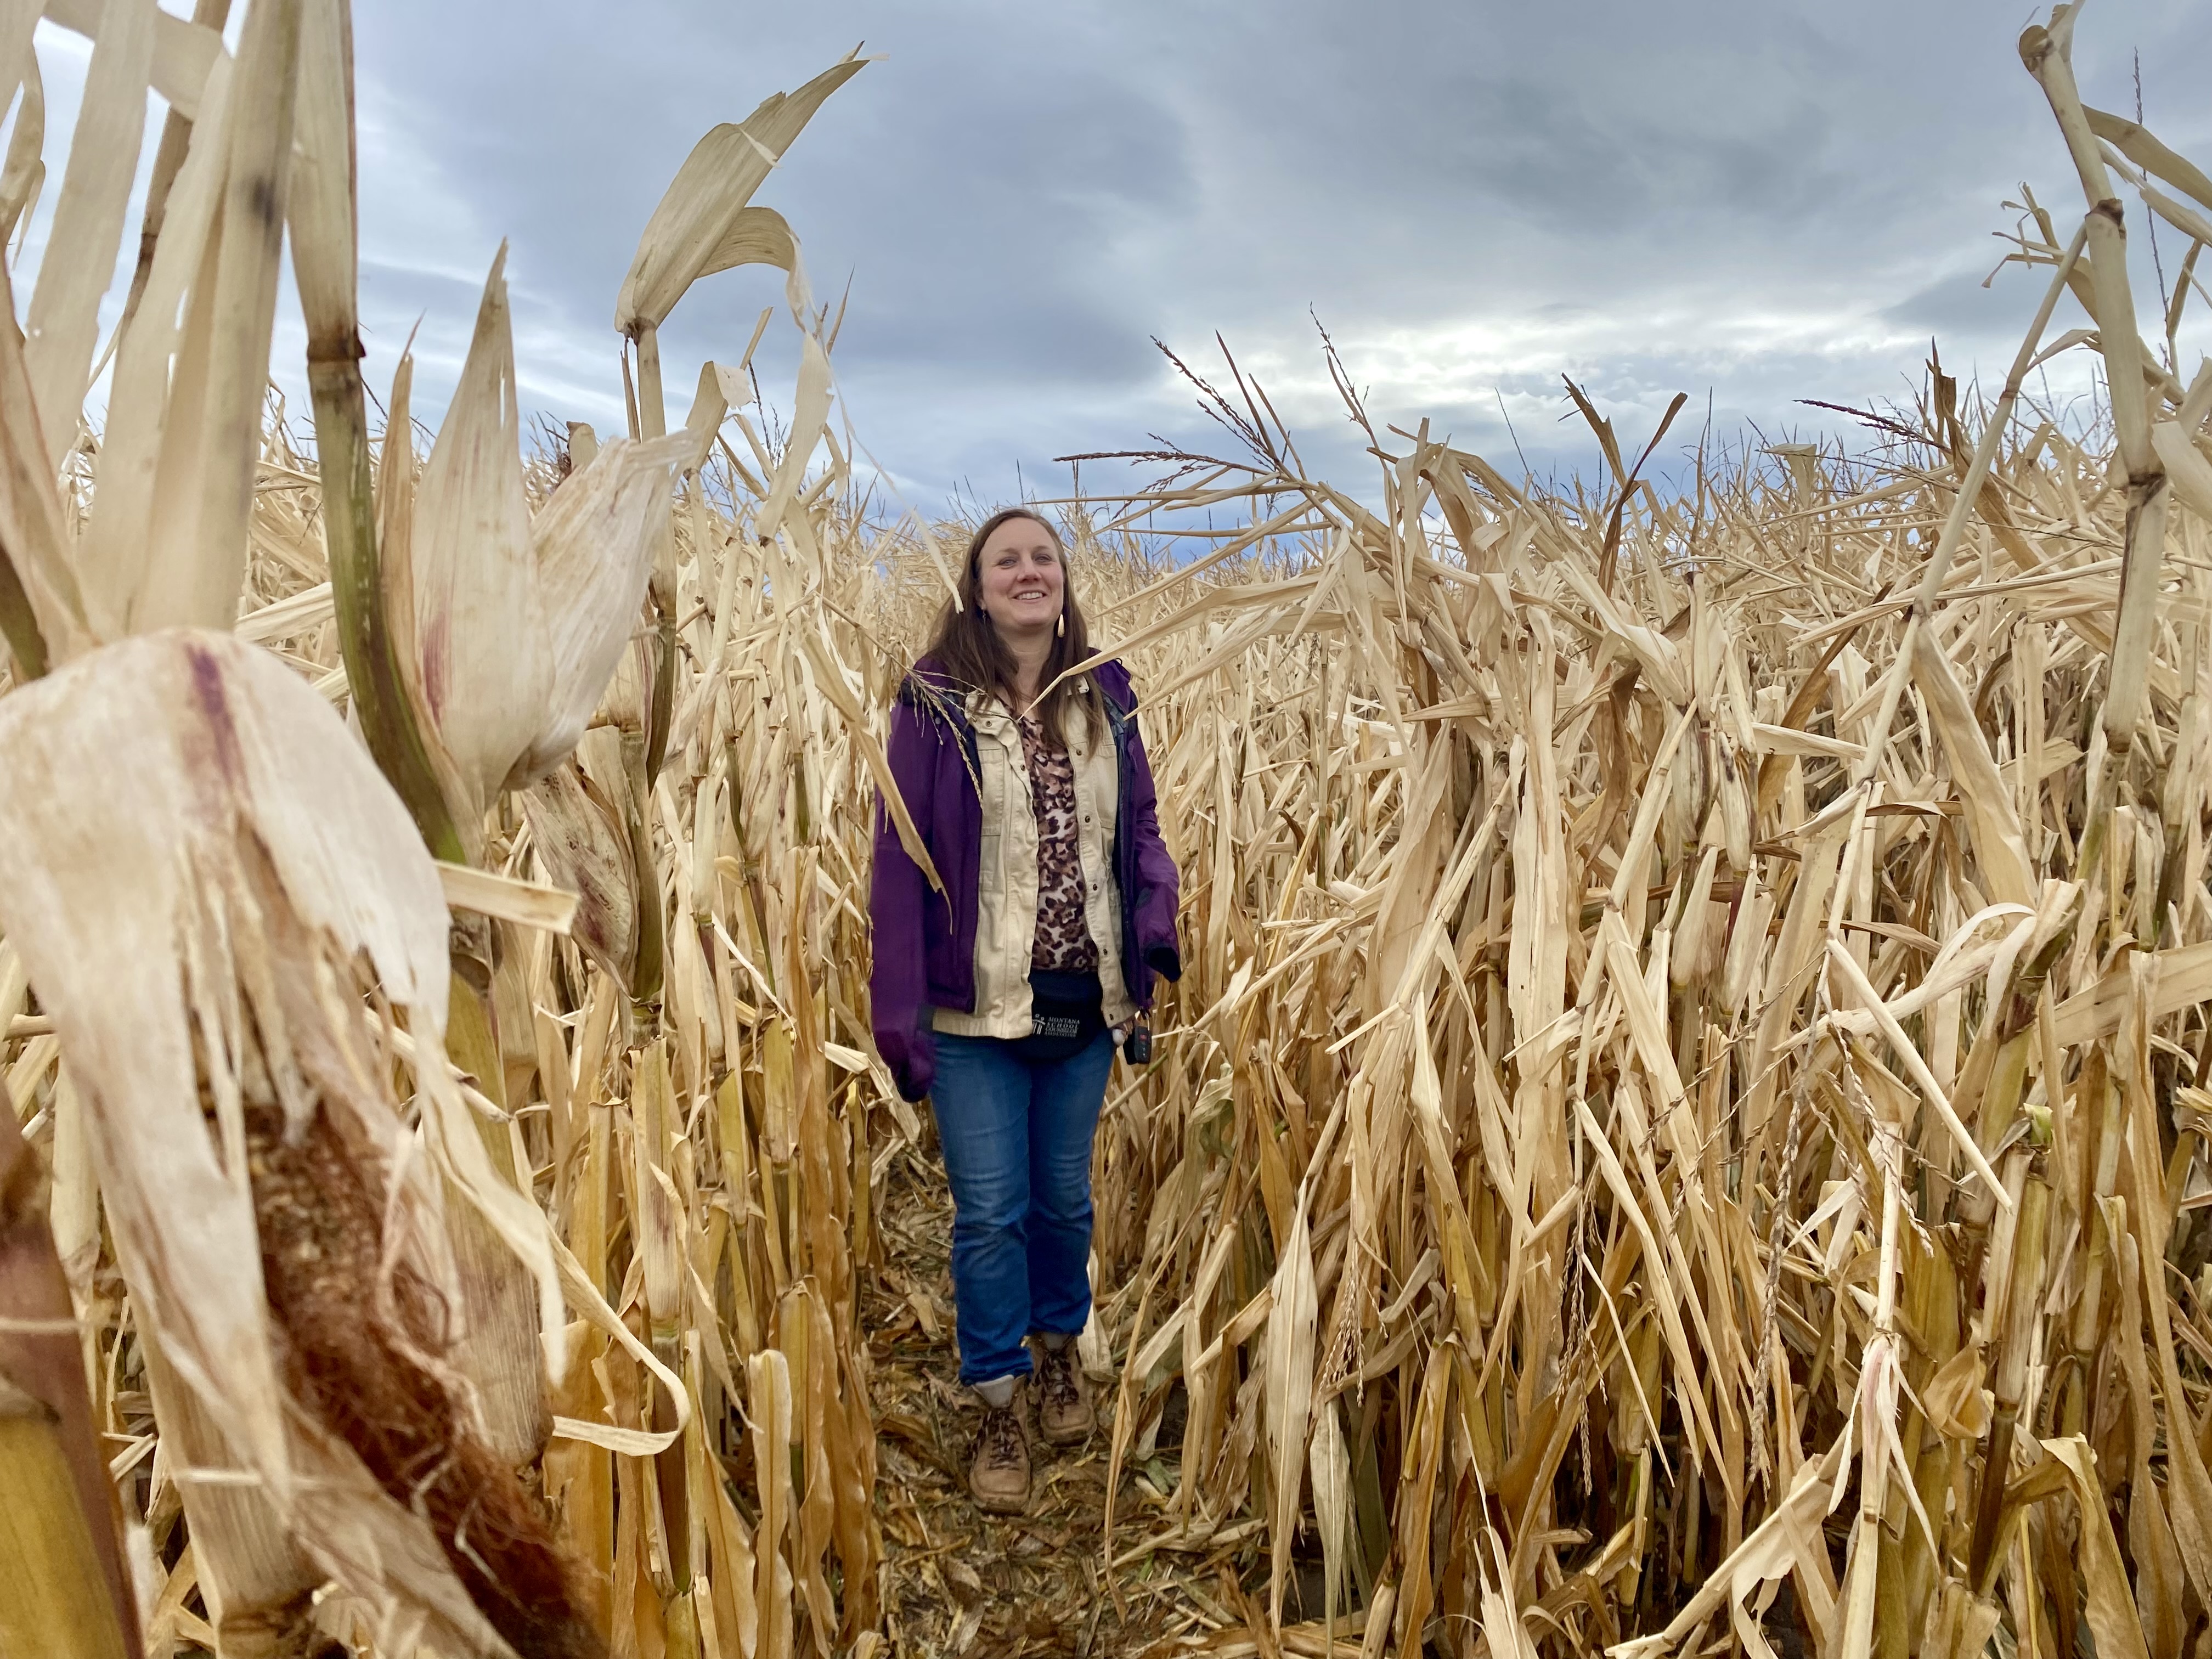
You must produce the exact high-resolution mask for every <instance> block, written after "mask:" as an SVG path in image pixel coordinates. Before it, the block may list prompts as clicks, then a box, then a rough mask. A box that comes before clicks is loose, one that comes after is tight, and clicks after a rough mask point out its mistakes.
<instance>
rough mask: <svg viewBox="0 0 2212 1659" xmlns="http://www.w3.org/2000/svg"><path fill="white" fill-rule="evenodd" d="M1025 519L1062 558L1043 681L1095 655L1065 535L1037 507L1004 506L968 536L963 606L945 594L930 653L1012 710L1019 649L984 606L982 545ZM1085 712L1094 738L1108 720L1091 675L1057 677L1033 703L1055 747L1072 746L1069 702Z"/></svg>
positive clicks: (955, 676) (959, 679)
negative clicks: (1055, 627) (1055, 625)
mask: <svg viewBox="0 0 2212 1659" xmlns="http://www.w3.org/2000/svg"><path fill="white" fill-rule="evenodd" d="M1016 519H1027V520H1029V521H1030V523H1032V524H1034V525H1037V526H1040V527H1042V530H1043V531H1044V532H1045V534H1046V535H1048V536H1049V537H1051V538H1052V550H1053V553H1054V556H1055V557H1057V558H1058V559H1059V560H1060V629H1059V631H1058V632H1057V633H1056V634H1054V635H1053V641H1052V651H1051V653H1050V654H1048V656H1047V657H1046V658H1045V662H1044V671H1043V675H1042V678H1043V680H1044V682H1045V683H1046V684H1051V683H1052V682H1053V681H1054V680H1057V679H1059V678H1060V675H1061V674H1062V673H1063V672H1065V671H1066V670H1067V669H1068V668H1070V667H1072V666H1073V665H1075V664H1077V663H1079V662H1082V661H1084V660H1085V659H1087V658H1088V657H1089V656H1090V655H1091V632H1090V629H1087V628H1086V627H1085V626H1084V622H1083V609H1082V607H1081V606H1080V605H1077V604H1076V602H1075V582H1074V579H1073V575H1072V574H1070V572H1069V570H1068V568H1067V547H1066V544H1065V543H1063V542H1062V541H1061V540H1060V532H1059V530H1058V529H1057V528H1056V527H1055V526H1054V525H1053V523H1052V521H1051V520H1048V519H1047V518H1046V517H1045V516H1044V514H1042V513H1039V512H1037V511H1036V509H1035V508H1033V507H1002V508H1000V510H999V511H998V512H996V513H993V514H992V515H991V516H990V517H989V518H987V519H986V520H983V522H982V523H981V524H980V525H978V526H976V527H975V534H974V535H973V536H971V537H969V538H968V557H967V559H966V561H965V562H964V563H963V565H962V567H961V573H960V603H959V605H957V606H956V605H953V603H952V602H951V600H950V599H947V600H946V601H945V609H944V611H942V612H941V613H939V617H938V618H937V632H936V635H935V636H934V637H933V638H932V639H931V641H930V642H929V652H928V654H929V655H931V656H933V657H934V658H936V659H937V660H938V663H939V666H941V667H942V668H943V669H944V671H945V676H946V678H949V679H951V680H952V681H954V682H955V683H956V684H959V685H961V686H963V687H966V688H971V689H974V690H981V691H987V692H989V693H991V694H992V695H993V696H997V697H998V698H1000V700H1001V701H1003V702H1005V703H1006V707H1007V708H1013V707H1014V703H1015V694H1014V653H1012V652H1011V651H1009V650H1007V649H1006V641H1004V640H1002V639H1000V637H999V629H998V627H997V625H996V624H995V623H993V622H992V620H991V618H990V616H989V614H988V613H987V612H986V611H984V609H983V568H982V566H983V544H984V543H986V542H987V541H989V540H990V539H991V536H992V533H993V532H994V531H996V530H997V529H998V528H999V526H1001V525H1004V524H1008V523H1011V522H1012V520H1016ZM1071 706H1072V707H1074V708H1079V709H1081V710H1082V713H1083V720H1084V730H1085V732H1087V733H1090V734H1091V735H1093V736H1095V735H1096V734H1097V731H1098V729H1099V727H1100V726H1102V725H1103V724H1104V722H1105V711H1104V709H1103V708H1102V707H1101V706H1100V702H1099V696H1098V688H1097V685H1096V684H1092V683H1091V680H1090V679H1089V678H1087V677H1086V678H1085V679H1084V680H1083V681H1082V683H1081V689H1080V690H1079V689H1078V683H1077V682H1076V681H1074V680H1060V684H1057V685H1054V686H1053V688H1052V690H1049V691H1048V692H1047V693H1046V694H1045V696H1044V700H1043V701H1042V702H1040V703H1039V704H1038V705H1037V706H1036V716H1037V719H1038V720H1039V721H1040V722H1041V723H1042V725H1043V726H1044V732H1045V740H1046V741H1047V742H1048V743H1049V744H1052V745H1053V747H1054V748H1055V749H1065V748H1066V747H1067V730H1066V714H1067V710H1068V709H1069V708H1070V707H1071Z"/></svg>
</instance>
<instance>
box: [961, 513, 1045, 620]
mask: <svg viewBox="0 0 2212 1659" xmlns="http://www.w3.org/2000/svg"><path fill="white" fill-rule="evenodd" d="M975 579H976V583H977V586H979V587H980V588H981V599H982V605H983V614H984V615H985V616H987V617H989V618H990V619H991V621H992V622H993V623H994V624H995V625H996V626H997V628H998V629H999V631H1000V633H1002V634H1036V633H1038V632H1043V633H1047V634H1049V633H1051V632H1052V630H1053V629H1054V627H1055V626H1057V625H1058V623H1059V622H1060V595H1061V592H1062V590H1063V589H1064V588H1065V587H1066V580H1067V579H1066V574H1064V573H1063V572H1062V571H1061V569H1060V550H1059V549H1058V548H1057V547H1055V546H1054V544H1053V539H1052V532H1050V531H1049V530H1047V529H1046V528H1045V527H1044V526H1042V525H1041V524H1039V523H1038V522H1037V521H1036V520H1034V519H1009V520H1006V523H1004V524H1002V525H1000V526H999V527H998V528H997V529H996V530H994V531H993V532H991V535H990V539H989V540H987V541H986V542H985V543H984V544H983V549H982V551H981V552H980V553H979V554H977V555H976V557H975Z"/></svg>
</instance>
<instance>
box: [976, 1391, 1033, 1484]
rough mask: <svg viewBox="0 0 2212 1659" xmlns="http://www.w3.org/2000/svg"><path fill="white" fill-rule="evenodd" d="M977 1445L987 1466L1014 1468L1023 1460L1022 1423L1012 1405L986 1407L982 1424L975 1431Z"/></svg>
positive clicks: (984, 1464)
mask: <svg viewBox="0 0 2212 1659" xmlns="http://www.w3.org/2000/svg"><path fill="white" fill-rule="evenodd" d="M975 1445H976V1449H977V1450H978V1451H979V1453H980V1454H981V1457H982V1460H983V1466H984V1467H985V1468H994V1469H1006V1468H1015V1467H1016V1466H1017V1465H1018V1464H1019V1463H1020V1462H1021V1461H1022V1455H1023V1451H1024V1447H1023V1444H1022V1425H1021V1419H1019V1418H1018V1417H1017V1416H1015V1414H1014V1408H1013V1407H1012V1406H987V1407H985V1408H984V1411H983V1424H982V1426H981V1428H980V1429H978V1430H977V1431H975Z"/></svg>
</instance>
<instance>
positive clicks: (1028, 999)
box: [871, 507, 1182, 1512]
mask: <svg viewBox="0 0 2212 1659" xmlns="http://www.w3.org/2000/svg"><path fill="white" fill-rule="evenodd" d="M1089 657H1090V652H1089V649H1088V641H1087V638H1086V635H1085V629H1084V625H1083V613H1082V611H1080V610H1079V609H1078V608H1077V605H1076V603H1075V595H1074V593H1073V591H1072V589H1071V588H1070V586H1069V584H1068V580H1067V561H1066V552H1065V551H1064V550H1063V549H1062V548H1061V546H1060V536H1059V533H1058V532H1056V531H1055V530H1054V528H1053V527H1052V526H1051V525H1050V524H1049V523H1048V522H1047V521H1046V520H1044V519H1043V518H1042V517H1040V516H1039V515H1038V514H1036V513H1034V512H1032V511H1030V509H1028V508H1026V507H1010V508H1007V509H1006V510H1005V511H1003V512H1000V513H994V514H993V515H992V516H991V517H990V518H988V519H986V520H984V521H983V523H982V525H981V526H980V527H979V528H978V529H977V530H976V532H975V535H974V537H973V538H970V540H969V544H968V558H967V565H966V570H965V573H964V577H963V582H962V587H961V594H960V598H959V599H957V600H956V601H953V602H951V603H948V604H947V605H946V606H945V611H944V614H943V616H942V617H941V618H940V619H939V623H938V627H937V636H936V639H935V641H933V644H932V646H931V647H930V650H929V652H928V653H927V655H925V656H924V657H923V658H922V659H921V661H920V662H918V663H916V664H915V671H914V672H913V673H912V674H911V675H910V676H908V679H907V681H906V684H905V685H904V686H902V688H901V690H900V694H899V706H898V708H897V710H896V713H895V714H894V716H893V719H892V724H891V735H890V764H891V770H892V772H893V774H894V775H895V776H896V780H897V782H898V787H899V793H900V794H901V796H902V798H903V799H904V800H905V802H906V804H907V807H908V811H910V812H911V813H912V814H913V817H914V818H915V823H917V824H918V825H919V826H920V827H921V836H922V839H923V841H924V842H925V843H926V844H927V848H928V852H929V856H930V859H931V860H932V863H933V867H934V868H935V869H936V870H937V871H939V872H942V874H943V878H944V880H943V884H942V885H941V887H940V888H939V890H938V891H937V892H934V893H933V892H931V891H930V890H929V889H928V887H927V886H926V885H925V878H924V877H923V874H922V872H921V866H919V865H917V864H916V863H915V860H914V859H913V858H912V857H910V856H909V855H908V852H907V850H906V848H905V847H904V846H903V845H902V843H901V842H900V839H899V836H898V834H897V832H896V829H894V828H893V827H892V825H891V823H890V817H889V815H888V814H879V815H878V818H879V827H878V834H877V837H876V867H875V878H874V887H873V893H872V901H871V910H872V921H873V922H874V925H875V949H874V961H875V968H874V971H873V974H872V986H871V988H872V1002H873V1010H874V1012H873V1025H874V1030H875V1039H876V1046H877V1048H878V1050H879V1051H880V1052H881V1053H882V1054H883V1056H884V1060H885V1061H886V1062H887V1063H888V1064H889V1065H890V1066H891V1068H892V1070H893V1072H894V1073H896V1075H897V1078H898V1083H899V1091H900V1092H901V1093H902V1094H903V1095H904V1096H906V1097H907V1098H908V1099H909V1100H919V1099H921V1098H922V1097H924V1096H925V1095H927V1096H929V1097H931V1098H932V1100H933V1103H934V1108H935V1111H936V1114H937V1124H938V1132H939V1139H940V1140H941V1141H942V1144H943V1146H944V1151H945V1172H946V1175H947V1176H948V1177H949V1178H950V1181H951V1188H952V1200H953V1208H954V1220H953V1226H952V1282H953V1294H954V1299H955V1302H956V1304H957V1309H958V1314H959V1333H960V1379H961V1381H962V1382H963V1383H967V1384H969V1386H970V1387H971V1388H973V1389H975V1392H976V1394H977V1395H979V1396H980V1397H981V1401H982V1402H983V1407H984V1410H983V1416H982V1420H981V1425H980V1427H979V1429H978V1431H977V1433H976V1437H975V1444H974V1448H973V1449H972V1451H971V1453H970V1455H969V1469H968V1481H969V1490H970V1491H971V1492H973V1493H974V1494H975V1500H976V1502H977V1503H978V1504H981V1505H982V1506H983V1507H984V1508H986V1509H992V1510H1004V1511H1009V1512H1018V1511H1020V1510H1023V1509H1024V1508H1025V1507H1026V1506H1027V1504H1028V1502H1029V1490H1030V1457H1029V1447H1028V1438H1027V1430H1026V1426H1025V1424H1024V1416H1023V1413H1022V1409H1021V1402H1020V1400H1019V1394H1020V1390H1021V1387H1022V1383H1023V1379H1024V1378H1025V1377H1028V1376H1030V1375H1031V1374H1032V1373H1034V1375H1035V1376H1036V1390H1037V1420H1038V1427H1039V1429H1040V1431H1042V1435H1043V1437H1044V1438H1045V1439H1046V1440H1048V1441H1049V1442H1052V1443H1057V1444H1073V1443H1079V1442H1080V1441H1082V1440H1084V1439H1085V1438H1086V1437H1088V1436H1089V1435H1090V1433H1091V1429H1092V1428H1093V1426H1094V1425H1095V1420H1096V1419H1095V1418H1094V1415H1093V1413H1092V1410H1091V1401H1090V1398H1089V1395H1088V1393H1087V1391H1086V1390H1085V1386H1084V1382H1083V1376H1082V1372H1081V1370H1080V1369H1079V1367H1078V1365H1077V1364H1076V1363H1075V1352H1074V1339H1075V1338H1076V1336H1077V1335H1078V1334H1080V1333H1081V1331H1082V1330H1083V1328H1084V1326H1085V1323H1086V1322H1088V1320H1089V1318H1090V1316H1091V1279H1090V1257H1091V1141H1092V1139H1093V1138H1094V1136H1095V1135H1096V1134H1097V1127H1098V1113H1099V1109H1100V1107H1101V1105H1102V1104H1103V1101H1104V1098H1105V1089H1106V1079H1107V1076H1108V1073H1109V1072H1110V1071H1111V1070H1112V1069H1113V1065H1114V1054H1115V1049H1116V1048H1123V1047H1124V1042H1123V1039H1124V1037H1125V1036H1126V1035H1127V1033H1128V1032H1129V1031H1130V1030H1132V1029H1133V1027H1134V1026H1135V1025H1136V1024H1137V1022H1138V1021H1139V1018H1141V1017H1142V1013H1143V1011H1144V1010H1145V1009H1146V1008H1148V1007H1149V1006H1151V1003H1152V977H1153V975H1154V974H1155V973H1158V974H1161V975H1165V976H1166V977H1167V978H1169V979H1171V980H1172V979H1176V978H1178V977H1180V976H1181V974H1182V957H1181V953H1180V951H1179V949H1178V947H1177V945H1176V931H1175V921H1176V898H1177V893H1178V888H1179V886H1180V883H1179V881H1178V879H1177V877H1176V868H1175V864H1174V862H1173V860H1171V859H1170V857H1169V856H1168V852H1167V848H1166V847H1165V845H1164V843H1163V842H1162V841H1161V839H1160V832H1159V824H1158V815H1157V811H1156V809H1155V806H1154V803H1153V792H1152V769H1151V766H1150V763H1148V762H1147V760H1146V757H1145V748H1144V744H1143V741H1142V740H1141V739H1140V738H1139V737H1138V735H1137V726H1136V700H1135V697H1134V695H1133V692H1132V690H1131V688H1130V684H1129V678H1128V674H1127V671H1125V670H1124V669H1123V668H1122V667H1121V665H1119V664H1118V663H1115V664H1107V665H1103V666H1101V667H1099V668H1098V669H1097V670H1096V671H1093V672H1091V673H1088V674H1083V675H1076V676H1070V675H1069V674H1068V673H1067V672H1066V671H1067V670H1068V669H1070V668H1071V667H1074V666H1076V665H1080V664H1082V663H1084V662H1085V661H1087V660H1088V659H1089ZM1145 1054H1146V1050H1145V1049H1143V1048H1128V1049H1127V1057H1128V1058H1129V1059H1130V1060H1131V1061H1132V1062H1133V1063H1141V1061H1142V1060H1143V1058H1144V1057H1145ZM1025 1342H1026V1346H1025Z"/></svg>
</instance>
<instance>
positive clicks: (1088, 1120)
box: [930, 1031, 1114, 1383]
mask: <svg viewBox="0 0 2212 1659" xmlns="http://www.w3.org/2000/svg"><path fill="white" fill-rule="evenodd" d="M1113 1066H1114V1039H1113V1037H1112V1036H1111V1035H1110V1034H1109V1033H1101V1034H1100V1036H1099V1037H1098V1039H1097V1041H1096V1042H1093V1043H1091V1046H1090V1047H1089V1048H1085V1049H1084V1050H1083V1051H1082V1052H1081V1053H1079V1054H1074V1055H1073V1056H1071V1057H1070V1058H1068V1059H1066V1060H1054V1061H1050V1062H1046V1063H1032V1062H1030V1061H1029V1060H1024V1059H1023V1058H1022V1057H1021V1056H1020V1055H1019V1054H1017V1053H1016V1052H1015V1051H1014V1045H1013V1044H1012V1042H1006V1041H1005V1040H1003V1039H1001V1038H998V1037H969V1036H952V1035H951V1034H949V1033H947V1032H943V1031H940V1032H939V1033H938V1034H937V1084H936V1087H935V1088H934V1089H933V1091H932V1092H931V1095H930V1105H931V1108H932V1109H933V1111H934V1112H935V1113H936V1115H937V1137H938V1139H939V1142H940V1143H941V1144H942V1145H943V1146H944V1149H945V1174H946V1175H947V1176H949V1177H950V1178H951V1183H952V1217H953V1219H952V1298H953V1306H954V1309H955V1310H956V1312H957V1315H958V1317H959V1325H960V1380H961V1381H962V1382H963V1383H987V1382H989V1381H990V1380H991V1379H992V1378H994V1377H999V1376H1027V1375H1028V1374H1029V1371H1030V1355H1029V1350H1028V1349H1027V1348H1026V1347H1024V1346H1023V1340H1024V1338H1026V1337H1028V1336H1030V1335H1031V1334H1042V1335H1055V1334H1067V1335H1070V1336H1073V1335H1076V1334H1079V1333H1080V1332H1081V1331H1082V1329H1083V1327H1084V1325H1085V1322H1087V1321H1088V1320H1089V1319H1090V1317H1091V1273H1090V1265H1091V1140H1092V1139H1093V1137H1094V1136H1095V1135H1096V1134H1097V1130H1098V1111H1099V1108H1100V1107H1101V1106H1103V1104H1104V1103H1105V1099H1106V1076H1107V1073H1109V1071H1111V1070H1112V1069H1113Z"/></svg>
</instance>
